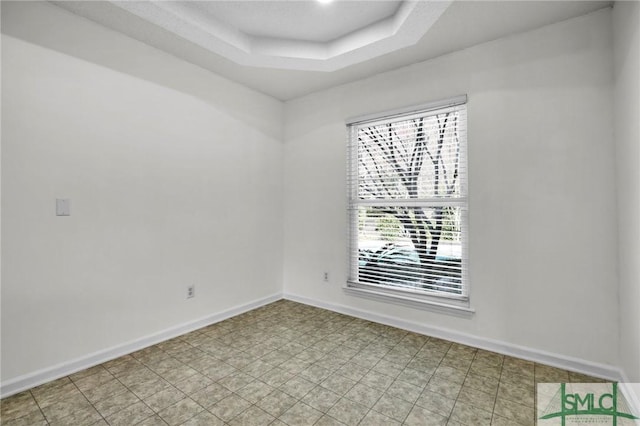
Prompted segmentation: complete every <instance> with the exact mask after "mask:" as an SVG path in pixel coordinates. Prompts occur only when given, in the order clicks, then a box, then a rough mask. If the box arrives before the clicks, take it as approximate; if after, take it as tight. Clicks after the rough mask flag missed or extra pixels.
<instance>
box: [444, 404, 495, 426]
mask: <svg viewBox="0 0 640 426" xmlns="http://www.w3.org/2000/svg"><path fill="white" fill-rule="evenodd" d="M491 417H492V414H491V411H485V410H482V409H480V408H478V407H474V406H473V405H470V404H467V403H465V402H461V401H460V400H458V401H457V402H456V405H455V406H454V407H453V411H452V412H451V417H450V418H451V420H453V421H456V422H458V423H461V424H463V425H467V426H491Z"/></svg>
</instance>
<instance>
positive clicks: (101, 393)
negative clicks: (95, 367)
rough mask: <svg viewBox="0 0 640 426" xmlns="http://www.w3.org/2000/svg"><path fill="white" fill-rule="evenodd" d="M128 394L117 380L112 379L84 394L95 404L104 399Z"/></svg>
mask: <svg viewBox="0 0 640 426" xmlns="http://www.w3.org/2000/svg"><path fill="white" fill-rule="evenodd" d="M124 392H127V388H126V387H125V386H124V385H123V384H122V383H120V382H119V381H118V380H117V379H112V380H110V381H108V382H106V383H103V384H101V385H99V386H97V387H94V388H90V389H87V390H85V391H83V392H82V393H83V394H84V396H85V397H86V398H87V399H88V400H89V401H90V402H91V403H92V404H95V403H97V402H98V401H102V400H103V399H106V398H110V397H112V396H114V395H118V394H121V393H124Z"/></svg>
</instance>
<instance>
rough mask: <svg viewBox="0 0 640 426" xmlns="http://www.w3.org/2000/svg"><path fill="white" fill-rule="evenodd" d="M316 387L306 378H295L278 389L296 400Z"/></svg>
mask: <svg viewBox="0 0 640 426" xmlns="http://www.w3.org/2000/svg"><path fill="white" fill-rule="evenodd" d="M314 387H316V384H315V383H313V382H311V381H309V380H307V379H305V378H304V377H301V376H295V377H293V378H291V379H289V380H288V381H286V382H285V383H283V384H282V385H280V387H279V388H278V389H280V390H281V391H283V392H284V393H286V394H288V395H291V396H292V397H294V398H296V399H301V398H302V397H303V396H305V395H306V394H307V393H309V391H310V390H311V389H313V388H314Z"/></svg>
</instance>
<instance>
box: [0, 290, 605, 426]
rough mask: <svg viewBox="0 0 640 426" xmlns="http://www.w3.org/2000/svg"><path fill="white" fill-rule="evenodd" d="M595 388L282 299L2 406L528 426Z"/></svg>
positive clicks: (311, 421) (51, 417)
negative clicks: (538, 409) (564, 394)
mask: <svg viewBox="0 0 640 426" xmlns="http://www.w3.org/2000/svg"><path fill="white" fill-rule="evenodd" d="M570 381H574V382H576V381H587V382H592V381H598V380H596V379H593V378H590V377H586V376H582V375H579V374H574V373H571V372H567V371H564V370H559V369H557V368H553V367H548V366H544V365H539V364H535V363H533V362H528V361H523V360H520V359H516V358H510V357H506V356H502V355H499V354H496V353H491V352H487V351H483V350H479V349H475V348H472V347H468V346H464V345H460V344H456V343H451V342H448V341H444V340H440V339H436V338H433V337H427V336H423V335H420V334H415V333H411V332H407V331H404V330H400V329H397V328H393V327H388V326H384V325H380V324H376V323H372V322H368V321H364V320H360V319H356V318H353V317H349V316H346V315H341V314H338V313H335V312H330V311H326V310H323V309H318V308H314V307H311V306H307V305H302V304H299V303H295V302H291V301H286V300H281V301H278V302H275V303H272V304H270V305H267V306H264V307H262V308H259V309H256V310H254V311H251V312H248V313H245V314H243V315H239V316H237V317H234V318H231V319H229V320H226V321H223V322H220V323H217V324H214V325H211V326H208V327H205V328H202V329H200V330H196V331H194V332H191V333H188V334H185V335H183V336H180V337H177V338H175V339H172V340H169V341H166V342H163V343H160V344H158V345H155V346H152V347H149V348H146V349H143V350H140V351H138V352H135V353H132V354H130V355H127V356H124V357H121V358H118V359H115V360H113V361H109V362H107V363H105V364H102V365H99V366H96V367H93V368H90V369H88V370H85V371H81V372H79V373H76V374H73V375H71V376H68V377H64V378H62V379H59V380H56V381H53V382H50V383H47V384H44V385H42V386H38V387H36V388H33V389H31V390H28V391H25V392H22V393H20V394H17V395H13V396H11V397H8V398H6V399H4V400H2V401H1V404H2V410H1V413H2V415H1V420H0V423H2V425H6V426H13V425H64V426H71V425H107V424H108V425H127V426H129V425H145V426H149V425H225V424H228V425H268V424H271V425H290V426H303V425H400V424H404V425H420V426H428V425H452V426H453V425H470V426H482V425H533V424H534V403H535V383H536V382H570Z"/></svg>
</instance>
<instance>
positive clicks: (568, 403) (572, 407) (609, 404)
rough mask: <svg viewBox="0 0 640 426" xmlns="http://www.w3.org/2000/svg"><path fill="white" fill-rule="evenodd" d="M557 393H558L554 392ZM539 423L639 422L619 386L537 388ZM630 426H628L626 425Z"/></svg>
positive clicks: (563, 425) (561, 384) (545, 384)
mask: <svg viewBox="0 0 640 426" xmlns="http://www.w3.org/2000/svg"><path fill="white" fill-rule="evenodd" d="M554 390H555V392H554ZM537 397H538V409H539V412H538V419H539V420H550V419H555V420H556V421H555V422H550V423H545V422H540V424H541V425H543V424H558V423H557V422H558V421H559V422H560V423H559V424H561V425H562V426H565V425H566V424H567V422H569V423H571V424H585V425H586V424H612V425H613V426H617V425H618V420H622V419H629V420H638V419H640V417H638V416H636V415H634V414H633V413H632V410H631V409H630V407H629V404H628V403H627V401H626V399H625V398H624V395H622V394H620V393H619V392H618V383H569V384H567V383H560V384H559V388H558V383H541V384H539V385H538V396H537ZM624 424H629V423H624Z"/></svg>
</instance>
